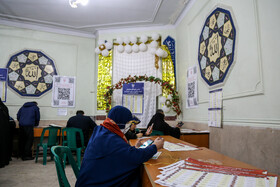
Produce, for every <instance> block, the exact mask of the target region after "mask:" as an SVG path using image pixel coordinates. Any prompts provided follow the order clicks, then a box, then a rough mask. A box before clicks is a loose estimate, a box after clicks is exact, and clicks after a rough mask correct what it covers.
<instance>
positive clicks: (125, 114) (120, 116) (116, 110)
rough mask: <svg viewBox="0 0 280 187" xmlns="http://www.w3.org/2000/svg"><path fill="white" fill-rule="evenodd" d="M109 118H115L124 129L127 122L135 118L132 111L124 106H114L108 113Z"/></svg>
mask: <svg viewBox="0 0 280 187" xmlns="http://www.w3.org/2000/svg"><path fill="white" fill-rule="evenodd" d="M108 118H110V119H111V120H113V121H114V122H115V123H116V124H117V125H118V126H119V127H120V129H124V128H125V124H126V123H127V122H129V121H131V120H132V119H133V118H132V113H131V112H130V111H129V110H128V109H127V108H125V107H123V106H115V107H113V108H112V109H111V110H110V111H109V113H108Z"/></svg>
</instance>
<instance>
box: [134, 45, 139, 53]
mask: <svg viewBox="0 0 280 187" xmlns="http://www.w3.org/2000/svg"><path fill="white" fill-rule="evenodd" d="M132 51H133V52H134V53H138V52H139V46H138V45H137V44H134V45H133V46H132Z"/></svg>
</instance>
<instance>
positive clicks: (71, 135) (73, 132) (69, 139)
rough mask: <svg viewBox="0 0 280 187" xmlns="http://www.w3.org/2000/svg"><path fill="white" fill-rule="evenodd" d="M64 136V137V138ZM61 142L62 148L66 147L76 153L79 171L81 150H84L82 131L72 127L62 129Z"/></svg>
mask: <svg viewBox="0 0 280 187" xmlns="http://www.w3.org/2000/svg"><path fill="white" fill-rule="evenodd" d="M77 133H78V134H79V135H80V139H81V147H78V146H77ZM65 134H66V137H65ZM62 140H63V143H62V144H63V146H67V147H69V148H70V149H71V151H76V154H77V165H78V168H79V169H80V167H81V153H82V150H84V149H85V144H84V134H83V131H82V129H79V128H74V127H66V128H64V129H62Z"/></svg>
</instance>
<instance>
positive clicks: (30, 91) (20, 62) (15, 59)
mask: <svg viewBox="0 0 280 187" xmlns="http://www.w3.org/2000/svg"><path fill="white" fill-rule="evenodd" d="M7 68H8V85H9V87H11V88H12V89H13V90H15V91H16V92H17V93H18V94H20V95H21V96H32V97H39V96H41V95H42V94H44V93H46V92H47V91H49V90H50V89H52V81H53V76H54V75H57V73H56V68H55V65H54V63H53V61H52V60H51V59H50V58H49V57H47V56H46V55H45V54H44V53H42V52H40V51H30V50H24V51H21V52H19V53H17V54H15V55H13V56H12V57H11V58H10V60H9V62H8V64H7Z"/></svg>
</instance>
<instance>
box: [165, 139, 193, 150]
mask: <svg viewBox="0 0 280 187" xmlns="http://www.w3.org/2000/svg"><path fill="white" fill-rule="evenodd" d="M163 148H164V149H166V150H168V151H193V150H198V148H196V147H192V146H189V145H186V144H183V143H171V142H168V141H164V145H163Z"/></svg>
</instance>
